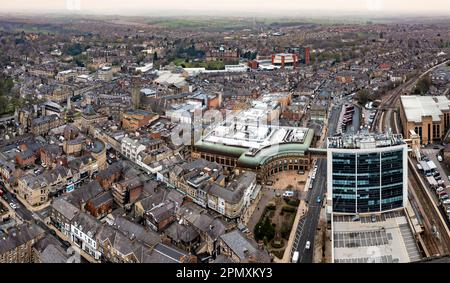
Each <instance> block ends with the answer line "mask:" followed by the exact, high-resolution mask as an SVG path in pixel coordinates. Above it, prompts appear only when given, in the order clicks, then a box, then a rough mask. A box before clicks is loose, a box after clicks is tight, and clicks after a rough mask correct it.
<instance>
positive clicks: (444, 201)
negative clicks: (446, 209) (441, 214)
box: [442, 199, 450, 204]
mask: <svg viewBox="0 0 450 283" xmlns="http://www.w3.org/2000/svg"><path fill="white" fill-rule="evenodd" d="M442 204H450V199H445V200H443V201H442Z"/></svg>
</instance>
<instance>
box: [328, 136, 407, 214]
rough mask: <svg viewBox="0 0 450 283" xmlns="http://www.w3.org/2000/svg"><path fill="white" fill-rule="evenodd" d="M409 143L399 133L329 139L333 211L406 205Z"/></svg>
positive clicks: (329, 194) (374, 210)
mask: <svg viewBox="0 0 450 283" xmlns="http://www.w3.org/2000/svg"><path fill="white" fill-rule="evenodd" d="M407 149H408V148H407V145H406V144H405V143H404V142H403V140H402V139H401V136H400V137H399V136H397V135H395V136H394V135H390V136H386V135H368V134H366V135H352V136H345V137H333V138H330V139H329V140H328V172H327V181H328V182H327V184H328V197H327V198H328V200H329V204H330V202H331V206H332V212H334V213H345V214H357V213H375V212H382V211H389V210H393V209H398V208H402V207H404V205H405V203H406V199H407Z"/></svg>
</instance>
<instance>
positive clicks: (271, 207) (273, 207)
mask: <svg viewBox="0 0 450 283" xmlns="http://www.w3.org/2000/svg"><path fill="white" fill-rule="evenodd" d="M266 209H267V210H276V209H277V207H276V206H275V205H268V206H267V207H266Z"/></svg>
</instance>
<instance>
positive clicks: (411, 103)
mask: <svg viewBox="0 0 450 283" xmlns="http://www.w3.org/2000/svg"><path fill="white" fill-rule="evenodd" d="M400 100H401V103H402V107H403V110H404V112H405V115H406V119H407V120H408V122H414V123H420V122H422V117H424V116H431V117H432V119H433V121H434V122H438V121H440V120H441V118H440V115H443V113H442V111H449V110H450V100H448V99H447V97H445V96H418V95H402V96H400Z"/></svg>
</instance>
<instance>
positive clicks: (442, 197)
mask: <svg viewBox="0 0 450 283" xmlns="http://www.w3.org/2000/svg"><path fill="white" fill-rule="evenodd" d="M439 199H440V200H445V199H448V195H447V194H445V195H441V196H440V197H439Z"/></svg>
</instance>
